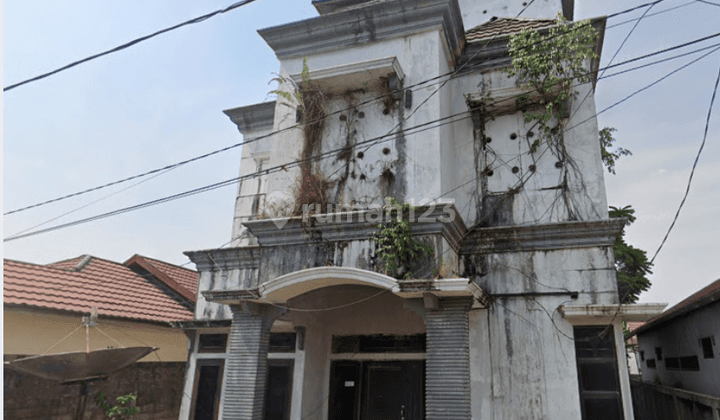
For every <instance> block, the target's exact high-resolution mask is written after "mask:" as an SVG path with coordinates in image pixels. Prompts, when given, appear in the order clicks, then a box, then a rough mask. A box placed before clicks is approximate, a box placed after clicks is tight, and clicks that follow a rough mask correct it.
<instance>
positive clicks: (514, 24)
mask: <svg viewBox="0 0 720 420" xmlns="http://www.w3.org/2000/svg"><path fill="white" fill-rule="evenodd" d="M554 25H555V20H553V19H518V18H507V17H503V18H495V19H494V20H490V21H489V22H485V23H483V24H482V25H478V26H476V27H474V28H472V29H470V30H469V31H467V32H465V40H466V41H467V42H468V43H472V42H477V41H480V40H483V39H488V38H494V37H499V36H502V35H508V34H512V33H515V32H520V31H522V30H524V29H542V28H548V27H550V26H554Z"/></svg>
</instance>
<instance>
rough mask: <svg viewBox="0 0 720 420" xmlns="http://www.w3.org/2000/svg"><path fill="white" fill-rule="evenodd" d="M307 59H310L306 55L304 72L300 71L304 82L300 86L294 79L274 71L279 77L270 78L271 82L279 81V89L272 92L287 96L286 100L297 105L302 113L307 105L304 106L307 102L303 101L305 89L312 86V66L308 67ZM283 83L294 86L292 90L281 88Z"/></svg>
mask: <svg viewBox="0 0 720 420" xmlns="http://www.w3.org/2000/svg"><path fill="white" fill-rule="evenodd" d="M307 61H308V59H307V57H305V58H304V59H303V69H302V72H301V73H300V75H301V77H302V82H301V83H300V86H298V85H297V84H296V83H295V81H294V80H292V79H290V78H287V77H283V76H280V75H279V74H277V73H273V74H275V75H277V77H273V78H272V79H270V83H272V82H277V84H278V89H275V90H271V91H270V93H272V94H274V95H278V96H282V97H283V98H285V100H286V101H288V102H290V104H291V105H292V106H296V107H297V108H298V109H299V110H300V112H301V113H302V112H304V111H305V107H304V104H305V103H304V101H303V91H304V90H308V89H310V86H311V81H310V68H309V67H308V63H307ZM283 84H288V85H290V86H292V87H293V89H292V92H287V91H284V90H280V89H279V87H280V86H281V85H283Z"/></svg>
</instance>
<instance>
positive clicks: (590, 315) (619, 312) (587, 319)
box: [558, 303, 667, 324]
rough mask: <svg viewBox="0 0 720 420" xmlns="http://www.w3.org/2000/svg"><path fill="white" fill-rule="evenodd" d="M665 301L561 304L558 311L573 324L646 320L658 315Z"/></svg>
mask: <svg viewBox="0 0 720 420" xmlns="http://www.w3.org/2000/svg"><path fill="white" fill-rule="evenodd" d="M666 306H667V303H635V304H630V305H621V304H614V305H561V306H559V307H558V312H560V314H561V315H562V316H563V318H565V319H567V320H568V321H569V322H570V323H573V324H576V323H577V324H590V323H595V324H607V323H609V322H612V321H647V320H648V319H650V318H653V317H655V316H657V315H660V314H661V313H662V311H663V309H664V308H665V307H666Z"/></svg>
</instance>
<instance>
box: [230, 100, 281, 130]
mask: <svg viewBox="0 0 720 420" xmlns="http://www.w3.org/2000/svg"><path fill="white" fill-rule="evenodd" d="M223 113H224V114H225V115H227V116H228V117H230V119H231V120H232V122H234V123H235V125H237V128H238V130H240V133H242V134H248V133H249V132H251V131H255V130H261V129H263V128H266V129H270V128H272V127H273V123H274V121H275V101H272V102H263V103H259V104H255V105H248V106H242V107H239V108H233V109H226V110H225V111H223Z"/></svg>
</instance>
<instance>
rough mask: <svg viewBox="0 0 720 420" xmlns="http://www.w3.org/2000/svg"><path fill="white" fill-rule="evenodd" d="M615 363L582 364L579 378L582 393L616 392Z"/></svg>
mask: <svg viewBox="0 0 720 420" xmlns="http://www.w3.org/2000/svg"><path fill="white" fill-rule="evenodd" d="M616 366H617V364H616V363H612V362H602V363H582V364H581V365H580V376H581V377H582V384H581V386H582V389H583V391H617V389H618V381H617V372H616Z"/></svg>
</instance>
